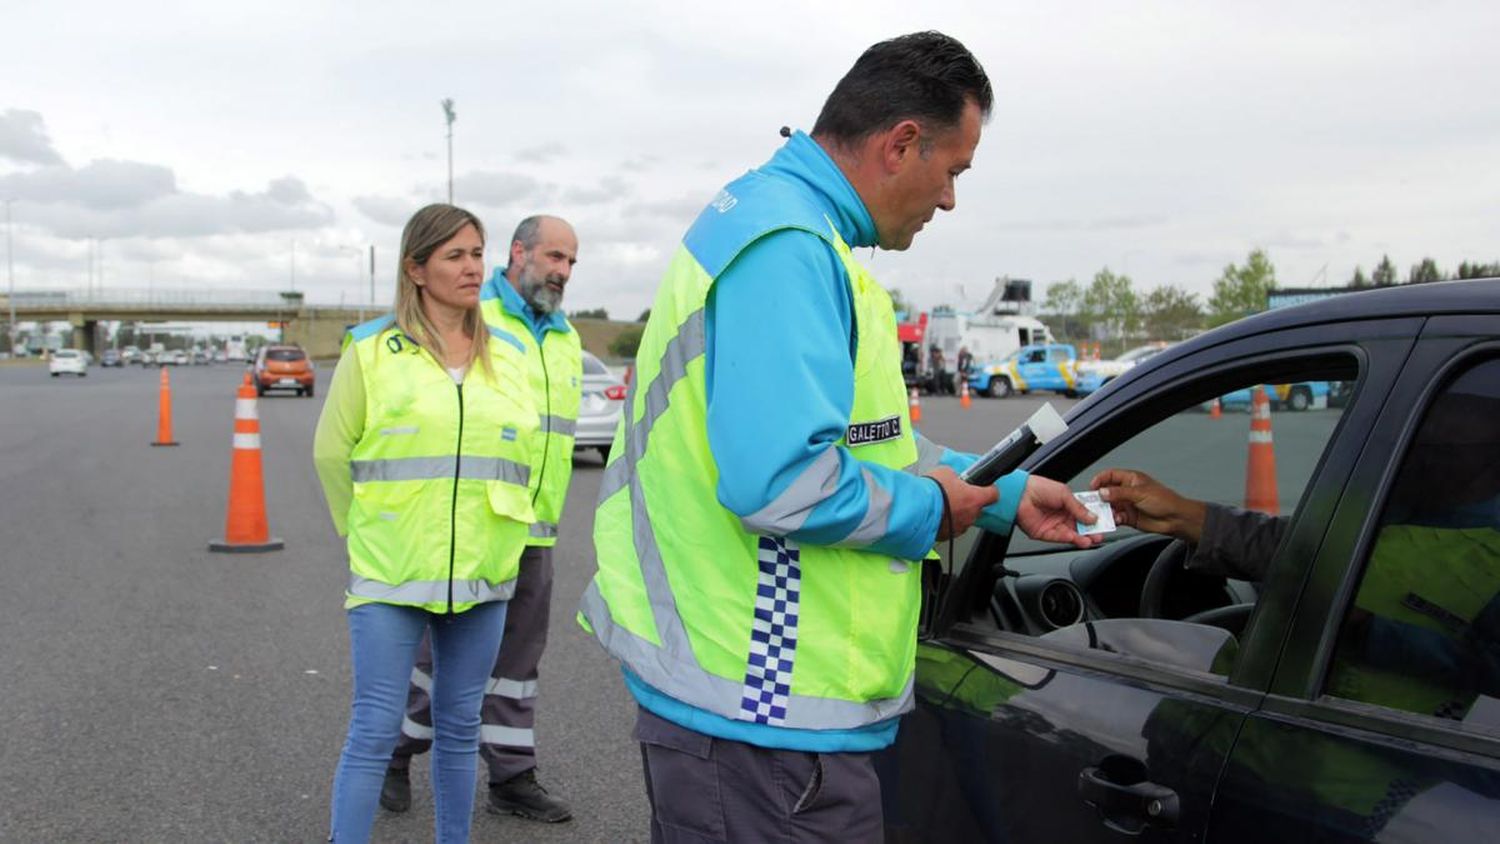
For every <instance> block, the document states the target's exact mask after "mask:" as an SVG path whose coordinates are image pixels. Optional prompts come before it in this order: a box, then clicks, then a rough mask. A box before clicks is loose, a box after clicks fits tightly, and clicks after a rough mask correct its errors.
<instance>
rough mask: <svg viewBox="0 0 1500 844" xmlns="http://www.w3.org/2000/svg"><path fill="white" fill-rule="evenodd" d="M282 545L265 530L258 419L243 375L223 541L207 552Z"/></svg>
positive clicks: (271, 548)
mask: <svg viewBox="0 0 1500 844" xmlns="http://www.w3.org/2000/svg"><path fill="white" fill-rule="evenodd" d="M285 544H286V543H284V542H282V541H281V540H280V539H273V538H271V536H270V530H269V529H268V528H267V526H266V485H265V481H264V480H263V479H262V478H261V472H260V415H259V413H258V412H257V411H256V409H255V387H253V386H251V384H250V373H248V372H247V373H245V380H244V383H242V384H241V385H240V392H239V396H238V397H237V398H236V399H235V402H234V452H233V457H232V458H231V460H230V464H229V515H228V516H227V517H226V518H225V520H224V538H223V539H216V540H214V541H212V542H210V543H208V550H210V551H238V552H253V551H280V550H281V549H282V548H283V547H284V546H285Z"/></svg>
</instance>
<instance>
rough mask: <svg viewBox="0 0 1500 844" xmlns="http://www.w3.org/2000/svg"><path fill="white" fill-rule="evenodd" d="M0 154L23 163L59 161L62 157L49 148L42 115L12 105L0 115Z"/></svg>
mask: <svg viewBox="0 0 1500 844" xmlns="http://www.w3.org/2000/svg"><path fill="white" fill-rule="evenodd" d="M0 157H3V158H9V159H11V160H12V161H20V162H22V163H24V164H61V163H62V160H63V159H62V156H61V155H58V154H57V150H55V149H53V148H52V140H51V139H50V138H48V137H47V129H46V126H45V124H43V122H42V115H41V114H40V113H38V112H35V111H26V110H24V109H15V108H13V109H7V110H6V111H5V112H4V113H3V114H0Z"/></svg>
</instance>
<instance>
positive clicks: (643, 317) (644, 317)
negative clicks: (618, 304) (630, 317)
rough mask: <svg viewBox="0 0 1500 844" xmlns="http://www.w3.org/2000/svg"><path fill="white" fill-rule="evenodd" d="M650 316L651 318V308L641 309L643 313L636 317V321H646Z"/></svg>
mask: <svg viewBox="0 0 1500 844" xmlns="http://www.w3.org/2000/svg"><path fill="white" fill-rule="evenodd" d="M650 318H651V309H650V308H647V309H646V310H644V311H641V315H640V316H638V317H636V318H635V321H636V322H645V321H646V320H648V319H650Z"/></svg>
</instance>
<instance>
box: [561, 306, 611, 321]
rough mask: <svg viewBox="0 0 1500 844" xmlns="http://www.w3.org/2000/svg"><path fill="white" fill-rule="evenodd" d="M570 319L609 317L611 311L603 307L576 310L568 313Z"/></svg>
mask: <svg viewBox="0 0 1500 844" xmlns="http://www.w3.org/2000/svg"><path fill="white" fill-rule="evenodd" d="M568 318H569V319H609V311H606V310H605V309H603V308H594V309H592V310H587V311H574V312H572V313H570V314H568Z"/></svg>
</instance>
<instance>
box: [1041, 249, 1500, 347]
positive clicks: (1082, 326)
mask: <svg viewBox="0 0 1500 844" xmlns="http://www.w3.org/2000/svg"><path fill="white" fill-rule="evenodd" d="M1490 277H1500V261H1494V262H1489V263H1482V262H1477V261H1463V262H1461V263H1460V264H1459V265H1458V268H1457V270H1456V271H1454V272H1453V273H1448V272H1445V271H1443V270H1442V269H1440V268H1439V267H1438V265H1437V262H1436V261H1434V260H1433V259H1432V258H1423V259H1422V260H1421V261H1419V262H1418V263H1416V264H1413V265H1412V267H1411V269H1410V271H1409V272H1408V273H1407V275H1406V279H1405V281H1404V282H1403V281H1400V280H1398V276H1397V270H1396V266H1395V264H1394V263H1393V262H1392V261H1391V259H1390V256H1389V255H1383V256H1381V259H1380V263H1378V264H1377V265H1376V266H1375V269H1374V270H1373V271H1372V272H1371V274H1370V275H1369V276H1366V275H1365V273H1364V270H1363V268H1361V267H1355V269H1354V275H1353V276H1352V277H1351V278H1350V279H1349V282H1348V284H1347V285H1346V286H1347V287H1351V288H1362V287H1389V286H1392V285H1395V284H1402V283H1404V284H1424V283H1427V282H1433V281H1446V280H1450V279H1471V278H1490ZM1276 285H1277V282H1276V267H1275V266H1274V265H1273V264H1272V263H1271V259H1270V257H1268V256H1267V255H1266V252H1265V250H1264V249H1254V250H1251V252H1250V254H1249V255H1248V256H1247V257H1246V259H1245V261H1244V263H1242V264H1234V263H1230V264H1228V265H1227V266H1225V267H1224V269H1223V271H1221V272H1220V273H1219V277H1218V278H1217V279H1216V280H1215V281H1214V286H1213V294H1212V295H1211V296H1209V297H1208V299H1207V300H1206V301H1205V300H1200V299H1199V296H1198V294H1196V293H1190V292H1188V291H1187V290H1186V289H1184V288H1182V287H1180V286H1178V285H1175V284H1164V285H1160V286H1157V287H1154V288H1152V289H1151V290H1149V291H1147V292H1145V293H1144V294H1142V293H1138V292H1137V291H1136V290H1135V286H1134V281H1133V280H1132V279H1131V278H1130V276H1128V275H1124V274H1117V273H1115V272H1114V271H1112V270H1110V269H1109V268H1108V267H1105V268H1103V269H1101V270H1100V271H1099V272H1097V273H1095V274H1094V278H1093V280H1092V281H1091V282H1089V283H1087V284H1081V283H1079V282H1078V281H1076V280H1074V279H1068V280H1067V281H1059V282H1056V283H1054V284H1050V285H1048V286H1047V293H1046V297H1045V298H1044V299H1043V301H1042V304H1041V310H1042V313H1044V314H1046V315H1049V316H1050V322H1049V325H1050V327H1051V328H1052V329H1053V331H1054V332H1055V333H1057V334H1058V336H1060V337H1062V338H1066V339H1089V338H1096V337H1103V338H1122V339H1123V338H1131V337H1148V338H1151V339H1158V340H1181V339H1183V338H1186V337H1189V336H1192V335H1193V334H1196V333H1197V332H1199V331H1202V330H1204V329H1207V328H1214V327H1217V326H1220V325H1223V324H1225V323H1228V322H1233V321H1234V320H1237V319H1240V318H1242V317H1246V316H1249V315H1251V314H1254V313H1259V312H1260V311H1263V310H1265V309H1266V303H1267V300H1268V297H1269V295H1270V293H1271V291H1272V290H1274V289H1276Z"/></svg>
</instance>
